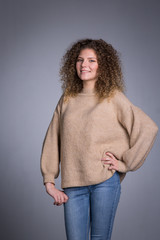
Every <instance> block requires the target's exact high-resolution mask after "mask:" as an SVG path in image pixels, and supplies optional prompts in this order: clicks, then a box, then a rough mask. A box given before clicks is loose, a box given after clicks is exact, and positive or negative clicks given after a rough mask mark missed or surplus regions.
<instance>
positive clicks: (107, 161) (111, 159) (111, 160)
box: [101, 152, 118, 171]
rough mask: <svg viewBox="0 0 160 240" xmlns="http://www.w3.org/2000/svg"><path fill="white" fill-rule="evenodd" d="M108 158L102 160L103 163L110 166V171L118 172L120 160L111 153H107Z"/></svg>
mask: <svg viewBox="0 0 160 240" xmlns="http://www.w3.org/2000/svg"><path fill="white" fill-rule="evenodd" d="M106 155H107V156H106V157H105V158H102V159H101V161H104V164H109V165H110V166H109V168H108V169H109V170H112V169H113V170H116V171H118V160H117V159H116V157H115V156H114V155H113V154H112V153H110V152H106Z"/></svg>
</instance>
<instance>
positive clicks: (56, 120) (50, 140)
mask: <svg viewBox="0 0 160 240" xmlns="http://www.w3.org/2000/svg"><path fill="white" fill-rule="evenodd" d="M60 101H61V98H60V100H59V101H58V103H57V106H56V108H55V111H54V113H53V117H52V119H51V122H50V124H49V127H48V129H47V132H46V136H45V139H44V141H43V146H42V152H41V163H40V167H41V173H42V176H43V183H44V184H45V183H47V182H50V183H52V184H55V183H54V179H55V178H57V177H58V176H59V172H60V168H59V164H60Z"/></svg>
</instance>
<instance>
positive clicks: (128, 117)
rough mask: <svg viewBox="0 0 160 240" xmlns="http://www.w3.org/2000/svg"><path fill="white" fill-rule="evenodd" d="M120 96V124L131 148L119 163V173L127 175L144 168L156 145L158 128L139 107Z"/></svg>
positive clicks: (117, 108) (118, 100)
mask: <svg viewBox="0 0 160 240" xmlns="http://www.w3.org/2000/svg"><path fill="white" fill-rule="evenodd" d="M118 95H119V96H118V97H117V102H116V110H117V117H118V121H119V122H120V124H122V126H123V127H124V128H125V129H126V131H127V133H128V136H129V143H130V148H129V149H128V150H127V151H125V152H124V153H123V155H122V158H121V159H120V161H118V171H119V172H122V173H126V172H128V171H135V170H137V169H138V168H140V167H141V166H142V164H143V163H144V161H145V159H146V157H147V156H148V154H149V152H150V150H151V148H152V146H153V144H154V141H155V139H156V135H157V133H158V126H157V125H156V123H155V122H154V121H153V120H152V119H151V118H150V117H149V116H148V115H147V114H145V113H144V112H143V111H142V110H141V109H140V108H139V107H137V106H135V105H133V104H132V103H131V102H130V101H129V100H128V99H127V97H126V96H125V95H124V94H123V93H119V94H118Z"/></svg>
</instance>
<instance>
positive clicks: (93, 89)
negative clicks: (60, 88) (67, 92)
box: [79, 88, 95, 95]
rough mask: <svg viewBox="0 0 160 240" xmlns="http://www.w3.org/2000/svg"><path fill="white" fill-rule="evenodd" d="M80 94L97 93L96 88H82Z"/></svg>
mask: <svg viewBox="0 0 160 240" xmlns="http://www.w3.org/2000/svg"><path fill="white" fill-rule="evenodd" d="M79 94H80V95H95V88H82V90H81V92H80V93H79Z"/></svg>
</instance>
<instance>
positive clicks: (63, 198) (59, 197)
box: [45, 182, 68, 206]
mask: <svg viewBox="0 0 160 240" xmlns="http://www.w3.org/2000/svg"><path fill="white" fill-rule="evenodd" d="M45 187H46V192H47V193H48V194H49V195H50V196H51V197H53V198H54V200H55V201H54V203H53V204H54V205H57V206H60V205H62V204H63V203H66V202H67V201H68V196H67V195H66V194H65V193H64V191H61V190H58V189H57V188H56V187H55V185H54V184H53V183H50V182H48V183H45Z"/></svg>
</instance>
